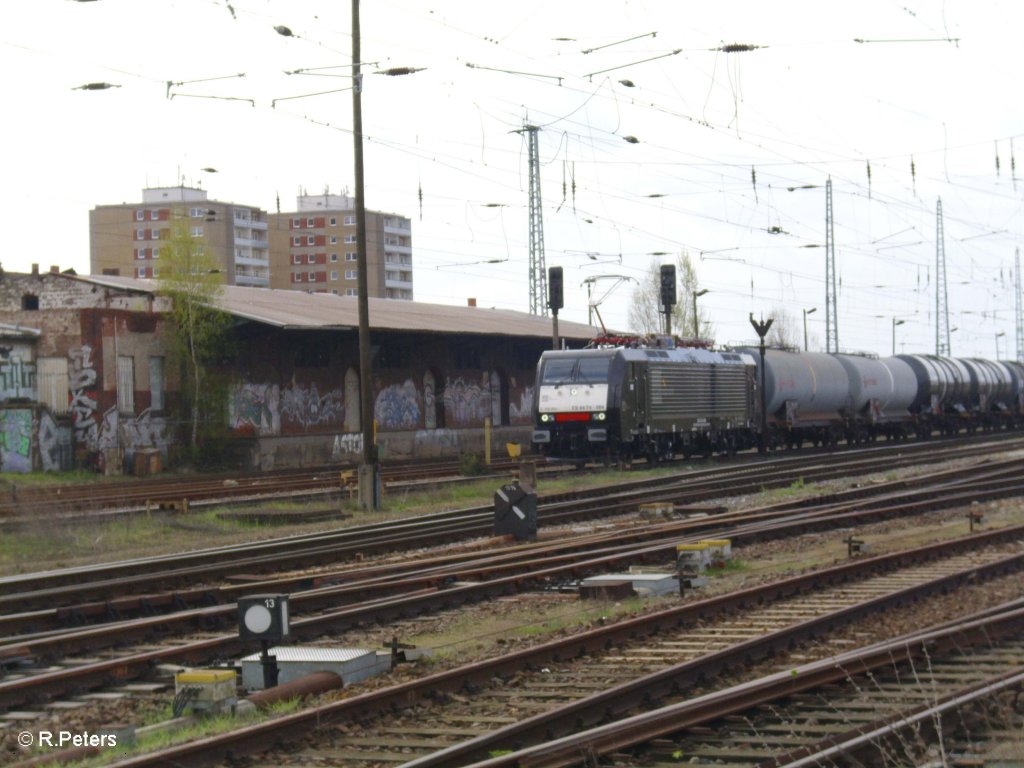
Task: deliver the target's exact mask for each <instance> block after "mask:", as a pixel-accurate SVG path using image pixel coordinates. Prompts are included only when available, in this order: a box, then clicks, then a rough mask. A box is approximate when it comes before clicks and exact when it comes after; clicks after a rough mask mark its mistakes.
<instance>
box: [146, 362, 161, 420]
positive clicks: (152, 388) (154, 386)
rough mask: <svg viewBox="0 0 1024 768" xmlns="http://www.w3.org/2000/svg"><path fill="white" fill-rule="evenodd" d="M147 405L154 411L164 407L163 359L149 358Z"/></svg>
mask: <svg viewBox="0 0 1024 768" xmlns="http://www.w3.org/2000/svg"><path fill="white" fill-rule="evenodd" d="M149 407H150V408H152V409H153V410H154V411H162V410H163V409H164V359H163V358H162V357H151V358H149Z"/></svg>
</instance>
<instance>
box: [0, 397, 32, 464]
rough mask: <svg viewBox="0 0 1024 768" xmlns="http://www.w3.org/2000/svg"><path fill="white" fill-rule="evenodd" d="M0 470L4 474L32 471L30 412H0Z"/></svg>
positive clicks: (22, 410)
mask: <svg viewBox="0 0 1024 768" xmlns="http://www.w3.org/2000/svg"><path fill="white" fill-rule="evenodd" d="M0 468H2V469H3V471H4V472H31V471H32V411H30V410H28V409H25V408H18V409H11V410H5V411H0Z"/></svg>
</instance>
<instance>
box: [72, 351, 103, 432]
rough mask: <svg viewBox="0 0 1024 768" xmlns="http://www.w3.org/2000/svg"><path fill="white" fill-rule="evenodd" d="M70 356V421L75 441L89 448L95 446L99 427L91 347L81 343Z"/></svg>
mask: <svg viewBox="0 0 1024 768" xmlns="http://www.w3.org/2000/svg"><path fill="white" fill-rule="evenodd" d="M68 357H70V358H71V375H70V376H69V378H68V389H69V390H70V391H71V403H70V410H71V421H72V424H73V426H74V434H75V441H76V442H78V443H83V444H84V445H86V446H88V447H89V448H91V449H95V448H96V438H97V436H98V432H99V428H98V425H97V423H96V391H95V390H94V389H91V388H92V387H93V386H94V385H95V384H96V369H95V368H94V367H93V364H92V347H90V346H89V345H88V344H83V345H82V347H81V349H78V350H72V351H71V352H69V353H68Z"/></svg>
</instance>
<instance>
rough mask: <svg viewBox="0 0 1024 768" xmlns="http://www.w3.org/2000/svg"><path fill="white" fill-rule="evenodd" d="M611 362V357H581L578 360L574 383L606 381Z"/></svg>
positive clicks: (603, 382)
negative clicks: (578, 364)
mask: <svg viewBox="0 0 1024 768" xmlns="http://www.w3.org/2000/svg"><path fill="white" fill-rule="evenodd" d="M610 363H611V359H610V358H607V357H601V358H583V359H581V360H580V366H579V368H578V369H577V371H576V383H577V384H606V383H608V366H609V364H610Z"/></svg>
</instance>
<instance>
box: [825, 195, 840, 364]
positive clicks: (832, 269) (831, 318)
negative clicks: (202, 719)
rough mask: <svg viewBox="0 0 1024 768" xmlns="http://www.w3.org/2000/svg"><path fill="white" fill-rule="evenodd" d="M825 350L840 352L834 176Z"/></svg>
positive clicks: (828, 201)
mask: <svg viewBox="0 0 1024 768" xmlns="http://www.w3.org/2000/svg"><path fill="white" fill-rule="evenodd" d="M825 351H826V352H830V353H833V354H838V352H839V322H838V312H837V311H836V239H835V233H834V232H833V230H832V178H831V177H829V179H828V181H826V182H825Z"/></svg>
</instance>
